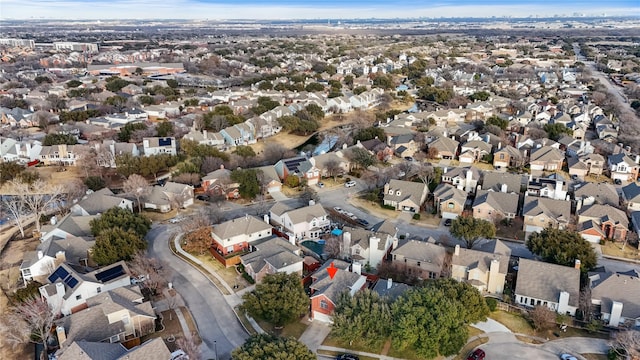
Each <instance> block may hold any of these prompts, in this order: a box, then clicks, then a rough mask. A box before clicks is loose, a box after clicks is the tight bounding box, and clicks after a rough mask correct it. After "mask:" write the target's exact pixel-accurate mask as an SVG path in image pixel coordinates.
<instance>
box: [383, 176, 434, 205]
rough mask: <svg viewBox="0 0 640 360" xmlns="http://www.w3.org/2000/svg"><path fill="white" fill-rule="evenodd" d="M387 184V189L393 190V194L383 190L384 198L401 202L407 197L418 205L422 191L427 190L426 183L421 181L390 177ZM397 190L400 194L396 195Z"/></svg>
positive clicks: (420, 201)
mask: <svg viewBox="0 0 640 360" xmlns="http://www.w3.org/2000/svg"><path fill="white" fill-rule="evenodd" d="M388 185H389V190H393V194H389V192H388V191H385V194H384V200H388V201H395V202H401V201H404V200H407V199H409V200H411V201H412V202H413V203H414V204H416V205H418V206H420V205H422V194H423V193H424V191H425V190H426V191H427V193H428V191H429V190H428V187H427V185H426V184H424V183H421V182H413V181H404V180H397V179H391V180H390V181H389V183H388ZM397 191H400V195H397Z"/></svg>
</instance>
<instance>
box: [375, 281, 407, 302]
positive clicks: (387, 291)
mask: <svg viewBox="0 0 640 360" xmlns="http://www.w3.org/2000/svg"><path fill="white" fill-rule="evenodd" d="M409 289H411V286H409V285H407V284H403V283H397V282H393V281H392V282H391V288H389V279H378V281H377V282H376V285H375V286H374V287H373V289H372V291H374V292H376V293H378V295H380V296H381V297H387V298H389V299H391V300H395V299H397V298H398V297H400V296H402V295H403V294H404V293H405V291H407V290H409Z"/></svg>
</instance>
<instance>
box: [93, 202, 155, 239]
mask: <svg viewBox="0 0 640 360" xmlns="http://www.w3.org/2000/svg"><path fill="white" fill-rule="evenodd" d="M89 225H90V226H91V233H93V235H94V236H99V235H100V234H101V233H102V232H104V231H105V230H109V229H112V228H116V227H119V228H121V229H123V230H124V231H129V230H131V231H133V233H134V234H136V235H137V236H138V237H139V238H140V239H142V238H144V237H145V236H146V235H147V232H149V229H151V221H149V219H147V218H145V217H144V216H142V215H140V214H134V213H133V212H131V211H130V210H128V209H122V208H119V207H113V208H111V209H109V210H107V211H105V212H104V213H102V215H100V217H99V218H95V219H93V220H91V222H90V223H89Z"/></svg>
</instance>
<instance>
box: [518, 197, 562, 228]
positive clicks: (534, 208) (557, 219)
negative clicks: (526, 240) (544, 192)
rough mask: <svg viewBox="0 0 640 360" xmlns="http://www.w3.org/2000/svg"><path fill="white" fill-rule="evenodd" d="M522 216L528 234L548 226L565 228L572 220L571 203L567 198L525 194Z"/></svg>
mask: <svg viewBox="0 0 640 360" xmlns="http://www.w3.org/2000/svg"><path fill="white" fill-rule="evenodd" d="M522 216H523V218H524V224H523V229H522V230H523V231H524V232H525V233H527V236H528V235H529V234H530V233H532V232H540V231H542V230H543V229H544V228H546V227H553V228H558V229H564V228H566V227H567V225H569V222H570V221H571V203H570V202H569V201H565V200H554V199H548V198H542V197H535V196H525V198H524V205H523V206H522Z"/></svg>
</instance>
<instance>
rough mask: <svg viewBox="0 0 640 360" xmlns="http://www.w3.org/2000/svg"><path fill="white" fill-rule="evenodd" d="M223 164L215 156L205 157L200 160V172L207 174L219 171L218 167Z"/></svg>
mask: <svg viewBox="0 0 640 360" xmlns="http://www.w3.org/2000/svg"><path fill="white" fill-rule="evenodd" d="M222 164H223V161H222V159H220V158H219V157H215V156H207V157H205V158H204V159H203V160H202V165H200V172H202V173H203V174H208V173H210V172H212V171H215V170H218V169H220V166H221V165H222Z"/></svg>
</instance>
